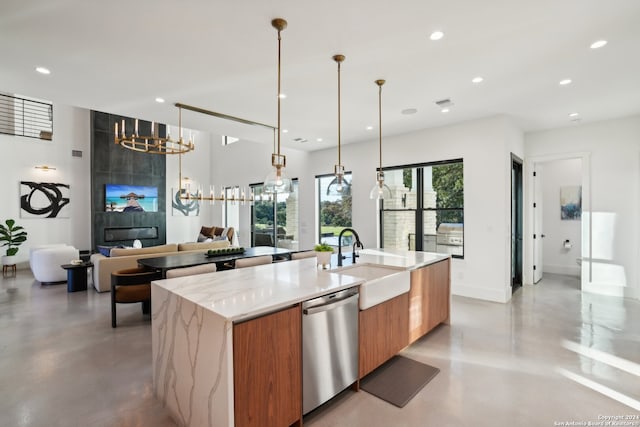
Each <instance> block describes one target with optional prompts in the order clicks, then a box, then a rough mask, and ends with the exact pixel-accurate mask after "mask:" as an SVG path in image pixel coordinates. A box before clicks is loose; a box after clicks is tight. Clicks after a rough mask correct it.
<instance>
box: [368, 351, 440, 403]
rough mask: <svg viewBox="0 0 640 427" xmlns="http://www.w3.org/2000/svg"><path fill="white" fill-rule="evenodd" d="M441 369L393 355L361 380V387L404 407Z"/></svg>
mask: <svg viewBox="0 0 640 427" xmlns="http://www.w3.org/2000/svg"><path fill="white" fill-rule="evenodd" d="M438 372H440V369H438V368H434V367H433V366H429V365H425V364H424V363H420V362H416V361H415V360H412V359H409V358H406V357H404V356H393V357H392V358H391V359H389V360H388V361H387V362H386V363H384V364H383V365H382V366H380V367H379V368H377V369H376V370H375V371H373V372H371V373H370V374H369V375H367V376H366V377H364V378H363V379H362V380H360V388H361V389H362V390H364V391H366V392H367V393H370V394H373V395H374V396H376V397H379V398H380V399H382V400H386V401H387V402H389V403H391V404H392V405H395V406H397V407H398V408H402V407H404V405H406V404H407V403H409V401H410V400H411V399H412V398H413V396H415V395H416V394H418V392H419V391H420V390H422V387H424V386H425V385H427V383H428V382H429V381H431V380H432V379H433V377H435V376H436V375H437V374H438Z"/></svg>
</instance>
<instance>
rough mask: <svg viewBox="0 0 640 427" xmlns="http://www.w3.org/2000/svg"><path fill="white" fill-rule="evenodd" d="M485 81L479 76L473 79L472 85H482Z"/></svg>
mask: <svg viewBox="0 0 640 427" xmlns="http://www.w3.org/2000/svg"><path fill="white" fill-rule="evenodd" d="M483 80H484V79H483V78H482V77H480V76H478V77H474V78H473V79H471V82H472V83H482V81H483Z"/></svg>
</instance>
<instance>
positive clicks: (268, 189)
mask: <svg viewBox="0 0 640 427" xmlns="http://www.w3.org/2000/svg"><path fill="white" fill-rule="evenodd" d="M271 25H272V26H273V28H275V29H276V30H278V93H277V94H276V98H277V100H278V138H277V141H278V149H277V152H275V153H273V154H271V165H272V166H273V170H272V171H271V173H269V175H267V177H266V179H265V181H264V192H265V193H268V194H274V193H290V192H291V191H293V183H292V182H291V179H289V178H287V177H286V176H285V173H284V169H285V167H286V165H287V158H286V156H285V155H283V154H280V135H281V128H280V99H282V97H281V96H280V95H281V93H282V92H281V90H280V62H281V61H280V57H281V50H282V49H281V45H282V38H281V36H280V33H281V32H282V30H284V29H285V28H287V21H285V20H284V19H282V18H276V19H274V20H272V21H271Z"/></svg>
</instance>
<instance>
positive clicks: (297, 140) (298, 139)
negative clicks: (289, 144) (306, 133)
mask: <svg viewBox="0 0 640 427" xmlns="http://www.w3.org/2000/svg"><path fill="white" fill-rule="evenodd" d="M293 140H294V141H295V142H299V143H301V144H302V143H304V142H307V141H308V139H306V138H293Z"/></svg>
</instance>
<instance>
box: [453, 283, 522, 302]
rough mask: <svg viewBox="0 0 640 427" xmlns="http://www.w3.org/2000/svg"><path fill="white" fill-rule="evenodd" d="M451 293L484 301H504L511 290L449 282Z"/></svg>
mask: <svg viewBox="0 0 640 427" xmlns="http://www.w3.org/2000/svg"><path fill="white" fill-rule="evenodd" d="M451 294H452V295H458V296H461V297H468V298H475V299H481V300H485V301H493V302H501V303H505V302H507V301H509V297H508V296H510V295H511V291H510V290H509V292H507V291H505V290H504V289H496V288H484V287H479V286H470V285H465V284H458V283H451Z"/></svg>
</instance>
